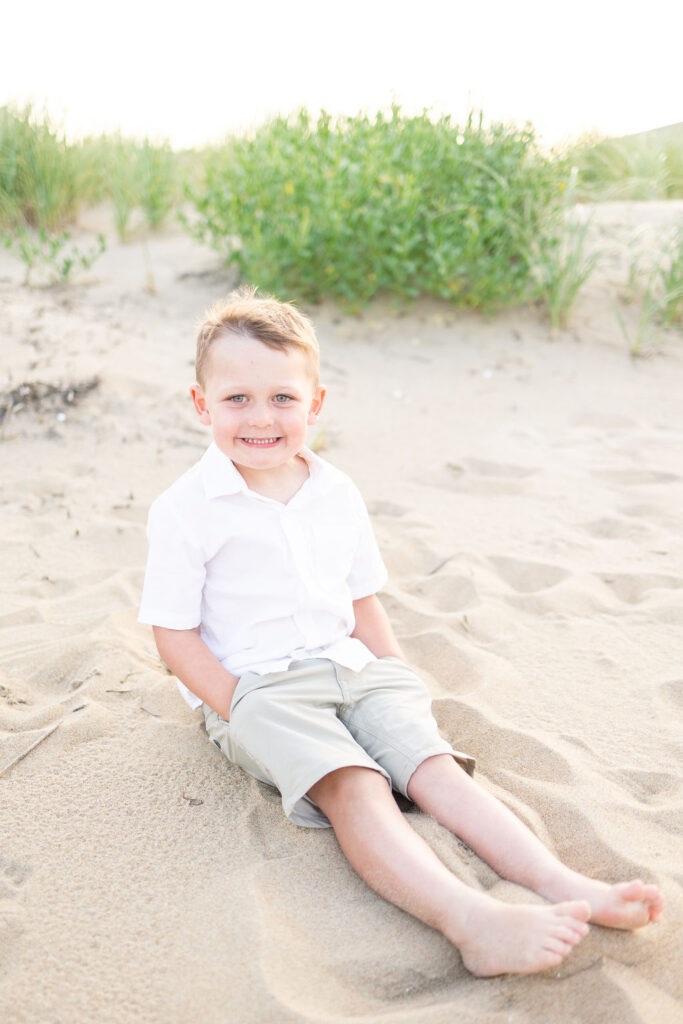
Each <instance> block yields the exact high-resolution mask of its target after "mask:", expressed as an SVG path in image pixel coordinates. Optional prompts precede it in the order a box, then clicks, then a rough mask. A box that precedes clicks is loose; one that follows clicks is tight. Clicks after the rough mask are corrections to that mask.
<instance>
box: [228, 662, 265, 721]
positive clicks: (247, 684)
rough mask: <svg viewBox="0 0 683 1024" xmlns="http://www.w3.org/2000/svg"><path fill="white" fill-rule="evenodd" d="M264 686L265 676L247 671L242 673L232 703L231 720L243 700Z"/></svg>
mask: <svg viewBox="0 0 683 1024" xmlns="http://www.w3.org/2000/svg"><path fill="white" fill-rule="evenodd" d="M262 685H263V676H260V675H259V674H258V672H252V671H247V672H243V673H242V675H241V676H240V677H239V680H238V682H237V686H236V687H235V692H234V693H233V695H232V700H231V701H230V718H232V713H233V711H234V710H235V708H236V707H237V705H238V704H239V702H240V701H241V700H242V698H243V697H244V696H246V694H248V693H250V692H251V691H252V690H258V689H259V687H260V686H262Z"/></svg>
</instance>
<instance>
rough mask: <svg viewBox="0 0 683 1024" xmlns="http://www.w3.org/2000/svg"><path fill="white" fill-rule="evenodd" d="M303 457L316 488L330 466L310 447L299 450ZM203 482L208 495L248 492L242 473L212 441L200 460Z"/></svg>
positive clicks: (321, 482) (324, 478) (326, 474)
mask: <svg viewBox="0 0 683 1024" xmlns="http://www.w3.org/2000/svg"><path fill="white" fill-rule="evenodd" d="M299 455H300V456H301V457H302V459H305V461H306V462H307V463H308V472H309V476H310V480H311V482H315V486H316V488H317V487H319V486H320V485H321V484H323V485H324V484H325V481H326V480H327V482H328V483H330V482H331V481H330V480H329V475H330V474H329V473H328V466H327V464H326V463H325V462H324V460H323V459H321V458H320V456H319V455H316V454H315V453H314V452H312V451H311V450H310V448H302V449H301V450H300V452H299ZM200 466H201V476H202V483H203V485H204V493H205V494H206V497H207V498H208V499H209V500H211V499H212V498H221V497H223V496H224V495H228V494H239V493H240V492H241V491H243V492H245V493H248V492H249V488H248V487H247V484H246V481H245V479H244V477H243V476H242V474H241V473H240V472H239V470H237V469H236V468H235V464H234V463H233V461H232V459H229V458H228V456H227V455H224V454H223V452H222V451H221V450H220V448H219V447H218V445H217V444H216V443H215V441H214V442H212V443H211V444H210V445H209V447H208V448H207V450H206V451H205V452H204V454H203V455H202V458H201V460H200Z"/></svg>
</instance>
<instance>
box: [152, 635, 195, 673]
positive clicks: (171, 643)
mask: <svg viewBox="0 0 683 1024" xmlns="http://www.w3.org/2000/svg"><path fill="white" fill-rule="evenodd" d="M152 633H153V635H154V642H155V644H156V645H157V651H158V652H159V657H160V658H161V660H162V661H165V662H166V664H167V665H168V659H169V657H171V658H172V657H173V652H174V650H175V649H176V647H177V645H178V644H179V643H182V642H183V640H184V639H185V638H186V637H187V635H188V633H196V634H197V635H199V626H197V627H196V629H168V628H167V627H166V626H152Z"/></svg>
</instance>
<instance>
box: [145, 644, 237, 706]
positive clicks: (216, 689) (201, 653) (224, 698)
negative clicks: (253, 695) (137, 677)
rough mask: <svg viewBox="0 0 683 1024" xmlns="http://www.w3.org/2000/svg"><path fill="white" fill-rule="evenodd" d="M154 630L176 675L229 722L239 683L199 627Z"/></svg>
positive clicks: (162, 657) (167, 662)
mask: <svg viewBox="0 0 683 1024" xmlns="http://www.w3.org/2000/svg"><path fill="white" fill-rule="evenodd" d="M152 628H153V630H154V639H155V641H156V645H157V650H158V652H159V655H160V657H161V659H162V661H164V662H165V663H166V664H167V665H168V667H169V668H170V670H171V672H172V673H173V675H174V676H177V677H178V679H179V680H180V681H181V683H184V684H185V686H186V687H187V688H188V690H191V691H192V693H195V694H196V695H197V696H198V697H199V698H201V700H203V701H204V703H205V704H208V705H209V707H210V708H213V710H214V711H216V712H218V714H219V715H220V716H221V717H222V718H224V719H225V720H226V721H229V719H230V704H231V703H232V697H233V694H234V692H235V690H236V688H237V683H238V682H239V680H238V677H237V676H233V675H232V674H231V673H230V672H228V670H227V669H225V668H223V666H222V665H221V663H220V661H219V660H218V658H216V656H215V655H214V654H212V653H211V651H210V650H209V648H208V647H207V646H206V644H205V643H204V641H203V640H202V638H201V637H200V635H199V628H197V629H166V628H165V627H164V626H153V627H152Z"/></svg>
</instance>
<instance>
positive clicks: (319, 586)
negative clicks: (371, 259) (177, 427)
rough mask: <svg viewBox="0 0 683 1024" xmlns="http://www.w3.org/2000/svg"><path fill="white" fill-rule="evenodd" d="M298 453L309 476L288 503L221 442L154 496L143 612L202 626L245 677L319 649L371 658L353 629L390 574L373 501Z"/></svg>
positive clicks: (343, 660)
mask: <svg viewBox="0 0 683 1024" xmlns="http://www.w3.org/2000/svg"><path fill="white" fill-rule="evenodd" d="M300 455H301V456H302V457H303V458H304V459H305V460H306V462H307V464H308V471H309V477H308V479H307V480H306V481H305V482H304V484H303V485H302V487H301V488H300V489H299V491H297V493H296V494H295V495H294V497H293V498H292V499H291V500H290V501H289V502H288V503H287V504H286V505H284V504H282V503H281V502H279V501H275V500H273V499H272V498H266V497H264V496H263V495H261V494H257V493H255V492H254V491H250V490H249V488H248V487H247V484H246V482H245V480H244V479H243V477H242V476H241V474H240V473H239V472H238V471H237V469H236V468H235V466H234V465H233V463H232V462H231V460H230V459H229V458H228V457H227V456H226V455H224V454H223V453H222V452H221V451H220V449H219V448H218V447H217V446H216V445H215V444H212V445H211V446H210V447H209V449H208V450H207V451H206V452H205V454H204V456H203V457H202V458H201V460H200V461H199V462H198V463H196V465H194V466H193V467H192V468H191V469H190V470H188V471H187V473H185V474H184V475H183V476H181V477H180V479H179V480H176V482H175V483H174V484H172V485H171V487H169V488H168V490H166V491H164V493H163V494H162V495H161V496H160V497H159V498H157V500H156V501H155V502H154V504H153V505H152V507H151V509H150V512H149V519H148V525H147V536H148V539H149V557H148V561H147V571H146V574H145V583H144V589H143V594H142V604H141V608H140V614H139V616H138V621H139V622H145V623H148V624H150V625H155V626H165V627H166V628H168V629H194V628H195V627H196V626H199V627H200V635H201V637H202V639H203V640H204V642H205V643H206V645H207V646H208V647H209V649H210V650H211V651H212V652H213V654H214V655H215V656H216V658H218V660H219V661H220V662H221V664H222V665H223V666H224V667H225V668H226V669H227V670H228V671H229V672H232V674H233V675H236V676H240V675H242V673H244V672H246V671H252V672H259V673H264V672H279V671H283V670H284V669H286V668H287V667H288V665H289V664H290V663H291V662H292V661H296V660H298V659H304V658H320V657H325V658H331V659H333V660H334V661H337V662H339V664H341V665H344V666H345V667H346V668H350V669H352V671H355V672H358V671H360V670H361V669H362V668H364V667H365V665H367V664H368V663H369V662H370V661H372V660H373V658H374V655H373V654H372V653H371V652H370V651H369V650H368V648H367V647H366V646H365V645H364V644H363V643H361V641H360V640H357V639H355V638H352V637H351V635H350V634H351V633H352V631H353V629H354V626H355V619H354V615H353V604H352V602H353V601H355V600H357V599H359V598H361V597H367V596H368V595H370V594H374V593H375V592H376V591H377V590H379V589H380V587H382V586H383V584H384V583H385V582H386V578H387V574H386V569H385V567H384V564H383V562H382V558H381V556H380V553H379V550H378V548H377V544H376V541H375V538H374V535H373V532H372V527H371V525H370V520H369V517H368V513H367V510H366V508H365V505H364V503H363V499H362V498H361V496H360V493H359V492H358V490H357V488H356V486H355V485H354V484H353V483H352V481H351V480H350V479H349V477H348V476H346V474H345V473H342V472H341V471H340V470H338V469H336V468H335V467H333V466H331V465H330V463H328V462H326V461H325V460H324V459H321V458H320V457H319V456H317V455H314V453H313V452H311V451H309V450H308V449H307V448H304V449H302V450H301V452H300ZM178 686H179V689H180V692H181V693H182V694H183V696H184V697H185V699H186V700H187V702H188V703H189V704H190V706H191V707H193V708H196V707H199V705H200V704H201V700H200V699H199V698H198V697H197V696H196V695H195V694H193V693H192V692H191V691H190V690H188V689H187V687H186V686H184V685H183V684H182V683H181V682H180V681H179V682H178Z"/></svg>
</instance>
